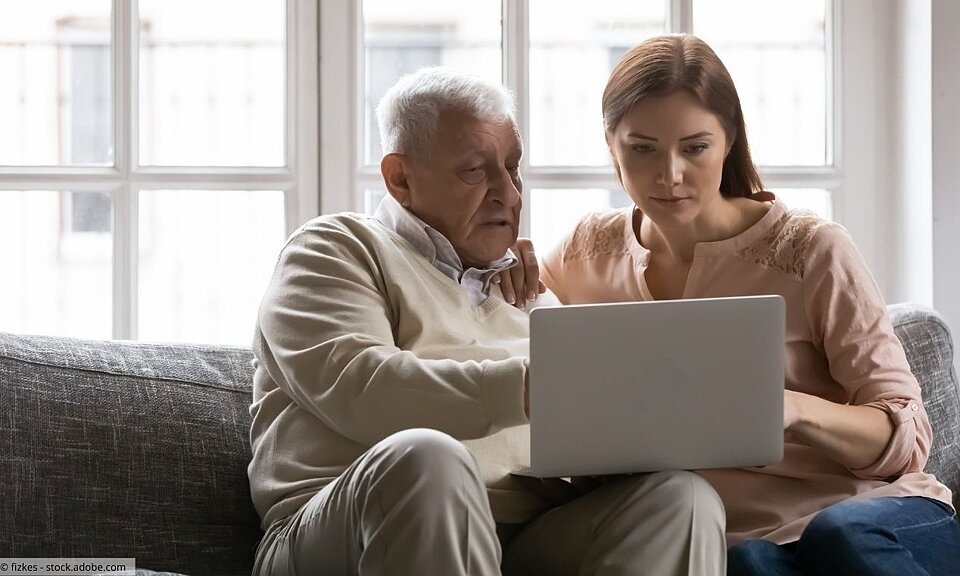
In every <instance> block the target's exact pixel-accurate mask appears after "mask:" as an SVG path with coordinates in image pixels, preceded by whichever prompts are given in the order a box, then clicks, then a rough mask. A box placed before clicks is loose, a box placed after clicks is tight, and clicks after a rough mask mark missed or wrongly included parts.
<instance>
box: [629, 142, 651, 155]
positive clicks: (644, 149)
mask: <svg viewBox="0 0 960 576" xmlns="http://www.w3.org/2000/svg"><path fill="white" fill-rule="evenodd" d="M633 149H634V150H636V151H637V152H640V153H641V154H646V153H648V152H653V146H650V145H649V144H636V145H634V147H633Z"/></svg>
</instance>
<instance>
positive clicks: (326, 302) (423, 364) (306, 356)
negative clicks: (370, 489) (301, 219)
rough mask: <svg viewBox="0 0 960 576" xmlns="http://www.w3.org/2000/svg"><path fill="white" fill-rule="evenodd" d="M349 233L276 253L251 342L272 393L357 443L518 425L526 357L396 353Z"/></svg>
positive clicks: (376, 281) (321, 231)
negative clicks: (420, 431)
mask: <svg viewBox="0 0 960 576" xmlns="http://www.w3.org/2000/svg"><path fill="white" fill-rule="evenodd" d="M351 225H354V224H350V223H345V222H344V221H330V220H325V221H321V223H319V224H317V225H315V226H312V227H310V228H308V229H307V230H305V231H304V232H301V233H300V234H299V235H298V236H297V237H295V238H294V239H292V240H291V241H290V242H289V243H288V245H287V246H286V247H285V249H284V250H283V253H282V254H281V257H280V261H279V263H278V265H277V270H276V272H275V274H274V277H273V280H272V281H271V284H270V287H269V288H268V290H267V293H266V295H265V297H264V300H263V303H262V305H261V309H260V315H259V327H260V335H261V336H260V339H261V341H260V342H259V343H257V347H258V348H259V350H258V356H260V358H261V361H263V362H264V365H265V367H266V368H267V370H268V372H269V373H270V375H271V377H272V378H273V379H274V381H275V382H276V383H277V385H278V386H279V387H280V388H281V389H282V390H283V391H284V392H285V393H287V394H288V395H289V396H290V397H291V398H292V399H293V400H294V401H295V402H296V403H297V405H298V406H299V407H301V408H302V409H304V410H307V411H309V412H310V413H312V414H313V415H314V416H316V417H317V418H320V419H321V420H323V421H324V422H325V423H327V424H328V425H329V426H331V427H332V428H334V429H335V430H337V431H338V432H339V433H340V434H342V435H344V436H346V437H348V438H350V439H352V440H354V441H356V442H359V443H361V444H365V445H372V444H374V443H375V442H377V441H379V440H380V439H382V438H384V437H386V436H388V435H390V434H392V433H394V432H396V431H399V430H402V429H407V428H417V427H426V428H433V429H436V430H440V431H443V432H446V433H448V434H450V435H451V436H453V437H455V438H460V439H471V438H479V437H483V436H486V435H489V434H492V433H494V432H496V431H497V430H500V429H502V428H506V427H509V426H514V425H518V424H523V423H525V422H526V421H527V420H526V416H525V415H524V401H523V397H524V379H525V372H526V361H525V359H523V358H519V357H517V358H509V359H506V360H497V361H493V360H482V361H466V362H460V361H454V360H425V359H422V358H419V357H417V355H416V354H414V353H413V352H411V351H408V350H401V349H400V348H399V347H398V346H397V345H396V342H395V340H394V331H393V326H392V319H393V318H396V316H397V315H396V313H395V311H392V310H391V308H390V304H389V302H388V301H387V299H386V298H385V296H384V294H385V293H386V288H385V283H384V279H383V278H382V276H381V274H380V268H379V263H378V261H377V259H376V257H375V255H374V254H372V252H371V251H370V250H369V249H368V248H367V247H366V246H364V245H363V243H361V242H360V241H359V240H358V239H357V237H356V236H355V235H353V234H352V233H351V232H350V230H349V229H348V226H351ZM355 225H356V226H361V224H359V223H355ZM423 298H424V299H427V298H429V295H427V294H424V295H423Z"/></svg>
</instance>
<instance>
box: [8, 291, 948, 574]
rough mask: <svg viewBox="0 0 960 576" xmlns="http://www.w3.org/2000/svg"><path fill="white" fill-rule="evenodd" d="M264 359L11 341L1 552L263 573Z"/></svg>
mask: <svg viewBox="0 0 960 576" xmlns="http://www.w3.org/2000/svg"><path fill="white" fill-rule="evenodd" d="M889 310H890V315H891V319H892V320H893V324H894V329H895V331H896V333H897V336H898V337H899V338H900V340H901V341H902V342H903V345H904V348H905V349H906V352H907V359H908V360H909V362H910V366H911V368H912V369H913V372H914V374H916V375H917V378H918V380H919V381H920V386H921V388H922V390H923V396H924V403H925V405H926V408H927V412H928V413H929V415H930V419H931V423H932V425H933V429H934V445H933V449H932V451H931V454H930V460H929V463H928V465H927V470H928V471H930V472H932V473H934V474H936V475H937V477H938V478H940V480H941V481H942V482H944V483H945V484H946V485H947V486H949V487H950V488H951V489H952V490H953V491H954V502H955V503H956V504H960V498H958V494H960V389H958V384H957V375H956V372H955V370H954V366H953V345H952V341H951V339H950V332H949V330H948V328H947V326H946V324H945V323H944V321H943V318H942V317H940V316H939V315H938V314H937V313H936V312H935V311H933V310H930V309H929V308H925V307H922V306H918V305H912V304H905V305H894V306H891V307H890V308H889ZM251 359H252V355H251V354H250V352H249V350H246V349H243V348H231V347H217V346H192V345H174V344H146V343H133V342H99V341H87V340H75V339H68V338H54V337H43V336H21V335H13V334H3V333H0V519H2V522H0V557H68V556H74V557H111V556H112V557H134V558H136V562H137V566H138V568H140V569H152V570H163V571H169V572H176V573H181V574H190V575H192V576H202V575H205V574H217V575H232V574H237V575H240V574H243V575H247V574H250V572H251V569H252V566H253V557H254V552H255V550H256V546H257V544H258V542H259V539H260V536H261V533H260V530H259V519H258V518H257V515H256V513H255V511H254V509H253V504H252V503H251V500H250V490H249V485H248V482H247V475H246V466H247V463H248V462H249V461H250V448H249V440H248V434H249V428H250V416H249V413H248V411H247V410H248V406H249V404H250V400H251V398H250V394H251V378H252V374H253V369H252V365H251ZM138 573H140V572H139V571H138ZM143 574H149V572H146V571H144V572H143Z"/></svg>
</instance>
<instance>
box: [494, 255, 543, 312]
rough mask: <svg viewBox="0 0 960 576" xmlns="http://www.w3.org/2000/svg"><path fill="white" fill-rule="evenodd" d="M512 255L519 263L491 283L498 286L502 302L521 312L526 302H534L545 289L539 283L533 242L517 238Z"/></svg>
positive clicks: (538, 267) (538, 266)
mask: <svg viewBox="0 0 960 576" xmlns="http://www.w3.org/2000/svg"><path fill="white" fill-rule="evenodd" d="M513 253H514V255H516V257H517V260H519V262H517V264H516V265H514V266H512V267H510V268H508V269H507V270H504V271H503V272H500V273H499V274H498V275H496V276H495V277H494V278H493V283H495V284H499V285H500V292H501V293H503V299H504V300H506V301H507V302H508V303H510V304H513V305H514V306H516V307H517V308H519V309H521V310H523V309H524V308H525V307H526V305H527V302H532V301H534V300H536V299H537V296H538V295H539V294H543V293H544V292H546V291H547V287H546V285H544V283H543V282H541V281H540V264H539V263H538V262H537V253H536V251H535V250H534V249H533V242H531V241H530V239H529V238H519V239H518V240H517V243H516V244H514V245H513ZM518 294H519V295H520V296H519V297H518Z"/></svg>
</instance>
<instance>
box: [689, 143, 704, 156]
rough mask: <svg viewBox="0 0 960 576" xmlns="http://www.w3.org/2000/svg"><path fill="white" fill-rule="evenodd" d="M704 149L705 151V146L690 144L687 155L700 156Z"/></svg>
mask: <svg viewBox="0 0 960 576" xmlns="http://www.w3.org/2000/svg"><path fill="white" fill-rule="evenodd" d="M706 149H707V145H706V144H691V145H690V146H687V154H692V155H694V156H696V155H697V154H700V153H701V152H703V151H704V150H706Z"/></svg>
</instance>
